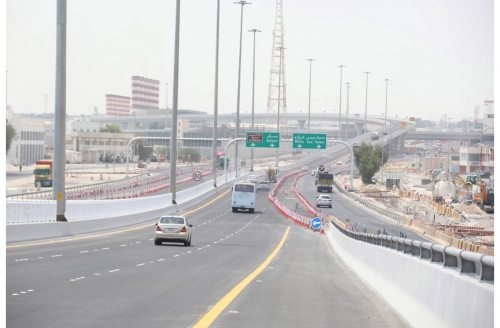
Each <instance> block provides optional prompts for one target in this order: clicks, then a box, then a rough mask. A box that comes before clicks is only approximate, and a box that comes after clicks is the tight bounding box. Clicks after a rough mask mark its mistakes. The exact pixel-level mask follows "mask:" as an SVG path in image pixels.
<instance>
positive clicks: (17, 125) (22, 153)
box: [6, 106, 45, 165]
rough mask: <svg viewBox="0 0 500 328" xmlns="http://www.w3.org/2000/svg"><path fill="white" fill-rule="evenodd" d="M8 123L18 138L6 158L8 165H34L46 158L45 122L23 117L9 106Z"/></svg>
mask: <svg viewBox="0 0 500 328" xmlns="http://www.w3.org/2000/svg"><path fill="white" fill-rule="evenodd" d="M6 119H7V122H8V123H10V124H11V125H12V126H13V127H14V129H15V130H16V135H17V136H16V138H15V139H14V140H13V142H12V144H11V146H10V149H9V152H8V153H7V156H6V163H7V164H13V165H19V164H23V165H24V164H28V165H29V164H34V163H36V161H37V160H39V159H43V158H44V156H45V146H44V139H45V121H44V120H43V119H36V118H29V117H22V116H21V114H15V113H14V112H13V111H12V108H11V107H10V106H8V108H7V115H6Z"/></svg>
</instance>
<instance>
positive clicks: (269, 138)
mask: <svg viewBox="0 0 500 328" xmlns="http://www.w3.org/2000/svg"><path fill="white" fill-rule="evenodd" d="M280 140H281V138H280V133H279V132H247V135H246V138H245V141H246V146H247V148H280Z"/></svg>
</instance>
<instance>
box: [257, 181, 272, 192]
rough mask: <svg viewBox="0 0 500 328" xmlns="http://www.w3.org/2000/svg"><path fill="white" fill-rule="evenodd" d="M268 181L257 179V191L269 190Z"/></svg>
mask: <svg viewBox="0 0 500 328" xmlns="http://www.w3.org/2000/svg"><path fill="white" fill-rule="evenodd" d="M269 185H270V184H269V181H259V183H258V184H257V191H259V190H270V187H269Z"/></svg>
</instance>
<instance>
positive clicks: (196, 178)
mask: <svg viewBox="0 0 500 328" xmlns="http://www.w3.org/2000/svg"><path fill="white" fill-rule="evenodd" d="M202 178H203V174H201V172H200V171H194V172H193V180H194V181H200V180H201V179H202ZM196 195H198V183H197V184H196Z"/></svg>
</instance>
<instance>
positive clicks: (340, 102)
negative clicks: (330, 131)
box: [337, 65, 345, 140]
mask: <svg viewBox="0 0 500 328" xmlns="http://www.w3.org/2000/svg"><path fill="white" fill-rule="evenodd" d="M337 67H340V100H339V137H338V140H340V130H341V126H342V68H343V67H345V66H344V65H340V66H337Z"/></svg>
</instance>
